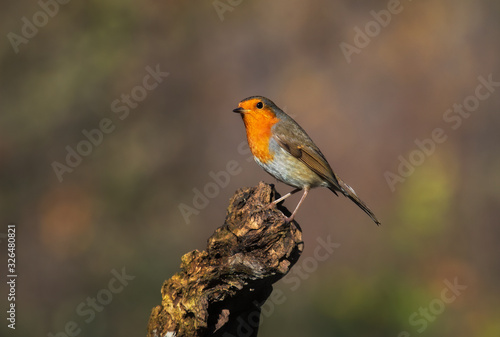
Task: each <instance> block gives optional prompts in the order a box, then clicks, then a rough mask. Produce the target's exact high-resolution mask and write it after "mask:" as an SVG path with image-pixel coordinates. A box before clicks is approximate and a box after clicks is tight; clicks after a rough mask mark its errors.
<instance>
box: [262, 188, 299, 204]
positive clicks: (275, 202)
mask: <svg viewBox="0 0 500 337" xmlns="http://www.w3.org/2000/svg"><path fill="white" fill-rule="evenodd" d="M300 190H301V188H296V189H294V190H293V191H292V192H289V193H287V194H285V195H284V196H282V197H281V198H279V199H276V200H274V201H273V202H272V203H270V204H269V206H271V205H277V204H279V203H280V202H282V201H283V200H285V199H286V198H288V197H289V196H291V195H292V194H295V193H297V192H298V191H300Z"/></svg>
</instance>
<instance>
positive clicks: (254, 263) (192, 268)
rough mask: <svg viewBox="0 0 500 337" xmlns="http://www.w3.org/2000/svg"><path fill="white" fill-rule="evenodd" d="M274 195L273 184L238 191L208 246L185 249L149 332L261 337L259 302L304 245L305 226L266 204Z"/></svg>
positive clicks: (158, 335)
mask: <svg viewBox="0 0 500 337" xmlns="http://www.w3.org/2000/svg"><path fill="white" fill-rule="evenodd" d="M274 197H276V192H275V190H274V187H273V186H271V185H267V184H265V183H262V182H261V183H259V185H258V186H256V187H252V188H242V189H240V190H238V191H236V193H235V194H234V196H233V197H232V198H231V200H230V203H229V207H228V209H227V215H226V220H225V222H224V224H223V225H222V226H221V227H219V228H217V230H216V231H215V232H214V234H213V235H212V236H211V237H210V238H209V239H208V245H207V248H206V250H204V251H202V252H200V251H198V250H194V251H192V252H190V253H187V254H185V255H184V256H183V257H182V259H181V261H182V263H181V271H180V272H179V273H177V274H175V275H174V276H173V277H172V278H170V279H169V280H167V281H165V282H164V284H163V286H162V289H161V294H162V302H161V305H158V306H156V307H155V308H153V310H152V312H151V316H150V319H149V324H148V336H149V337H153V336H154V337H164V336H177V337H179V336H224V337H229V336H238V335H241V334H242V333H244V334H245V336H247V337H250V336H257V330H258V320H259V316H260V307H261V305H263V304H264V302H265V301H266V299H267V298H268V297H269V295H270V294H271V292H272V289H273V288H272V284H273V283H274V282H276V281H278V280H279V279H280V278H282V277H283V276H285V275H286V274H287V273H288V271H289V270H290V268H291V267H292V266H293V265H294V264H295V262H297V260H298V259H299V256H300V254H301V252H302V249H303V242H302V233H301V231H300V228H299V227H298V225H297V224H296V223H295V222H291V223H286V222H285V217H284V215H283V213H282V211H283V212H285V213H287V214H289V212H288V210H286V209H284V208H281V206H278V208H280V209H281V210H282V211H280V210H278V209H277V208H276V207H275V206H272V207H266V206H267V205H268V204H269V203H270V201H271V200H273V198H274ZM249 319H251V320H252V321H251V324H248V323H247V322H248V320H249ZM248 327H251V329H250V330H251V331H248Z"/></svg>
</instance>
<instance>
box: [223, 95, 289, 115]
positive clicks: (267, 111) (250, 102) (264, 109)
mask: <svg viewBox="0 0 500 337" xmlns="http://www.w3.org/2000/svg"><path fill="white" fill-rule="evenodd" d="M278 110H279V108H278V107H277V106H276V104H274V103H273V101H271V100H270V99H268V98H265V97H263V96H251V97H248V98H245V99H244V100H242V101H241V102H240V103H239V104H238V108H236V109H234V110H233V112H238V113H240V114H241V116H242V117H243V119H246V118H245V117H246V116H248V117H253V118H255V119H262V118H263V119H267V118H276V112H277V111H278ZM253 118H252V119H253Z"/></svg>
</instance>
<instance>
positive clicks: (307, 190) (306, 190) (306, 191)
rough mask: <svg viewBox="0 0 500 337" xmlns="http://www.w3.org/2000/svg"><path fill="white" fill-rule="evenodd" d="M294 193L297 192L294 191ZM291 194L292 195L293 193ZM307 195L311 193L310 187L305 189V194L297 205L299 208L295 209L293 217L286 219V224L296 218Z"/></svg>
mask: <svg viewBox="0 0 500 337" xmlns="http://www.w3.org/2000/svg"><path fill="white" fill-rule="evenodd" d="M292 192H293V193H295V192H297V190H294V191H292ZM292 192H290V193H292ZM307 193H309V187H305V188H304V194H302V198H300V200H299V203H298V204H297V207H295V210H294V211H293V213H292V215H291V216H290V217H289V218H286V222H290V221H292V220H293V218H294V217H295V214H296V213H297V210H298V209H299V207H300V205H301V204H302V202H303V201H304V200H305V199H306V196H307Z"/></svg>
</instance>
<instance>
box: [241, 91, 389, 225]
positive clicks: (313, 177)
mask: <svg viewBox="0 0 500 337" xmlns="http://www.w3.org/2000/svg"><path fill="white" fill-rule="evenodd" d="M233 112H237V113H239V114H240V115H241V117H242V118H243V122H244V124H245V129H246V132H247V140H248V145H249V147H250V150H251V152H252V154H253V157H254V159H255V161H256V162H257V164H259V165H260V166H261V167H262V168H263V169H264V170H265V171H266V172H267V173H269V174H271V175H272V176H273V177H275V178H276V179H278V180H280V181H282V182H284V183H285V184H287V185H290V186H292V187H295V189H294V190H293V191H291V192H290V193H288V194H285V195H284V196H282V197H281V198H279V199H277V200H275V201H273V202H272V203H271V204H270V205H272V204H278V203H279V202H281V201H282V200H284V199H286V198H288V197H289V196H290V195H292V194H294V193H296V192H298V191H301V190H304V194H303V195H302V197H301V198H300V201H299V203H298V204H297V207H295V210H294V211H293V213H292V215H291V216H290V217H289V218H287V221H292V220H293V218H294V217H295V214H296V213H297V210H298V209H299V207H300V205H301V204H302V202H303V201H304V200H305V198H306V196H307V194H308V192H309V190H310V189H311V188H314V187H320V186H322V187H327V188H329V189H330V190H331V191H332V192H333V193H335V195H337V196H338V194H337V192H340V193H342V194H343V195H344V196H346V197H347V198H349V199H351V200H352V201H353V202H354V203H355V204H356V205H358V206H359V207H360V208H361V209H362V210H363V211H365V212H366V214H368V215H369V216H370V218H372V220H373V221H375V223H376V224H377V225H380V222H379V221H378V220H377V217H376V216H375V214H373V212H372V211H371V210H370V208H369V207H368V206H367V205H366V204H365V203H364V202H363V201H362V200H361V199H360V198H359V197H358V195H357V194H356V192H354V190H353V189H352V187H350V186H349V185H347V184H346V183H344V182H343V181H342V179H340V178H339V176H337V175H336V174H335V173H334V172H333V170H332V169H331V167H330V165H329V164H328V162H327V161H326V159H325V156H324V155H323V154H322V153H321V151H320V150H319V148H318V147H317V146H316V144H314V142H313V141H312V140H311V138H310V137H309V136H308V135H307V133H306V132H305V131H304V129H302V128H301V127H300V125H299V124H297V122H295V121H294V120H293V118H291V117H290V116H288V115H287V114H286V113H284V112H283V111H282V110H281V109H280V108H278V107H277V106H276V104H274V103H273V102H272V101H271V100H270V99H268V98H265V97H262V96H252V97H248V98H245V99H244V100H242V101H241V102H240V103H239V104H238V108H236V109H234V110H233Z"/></svg>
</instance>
